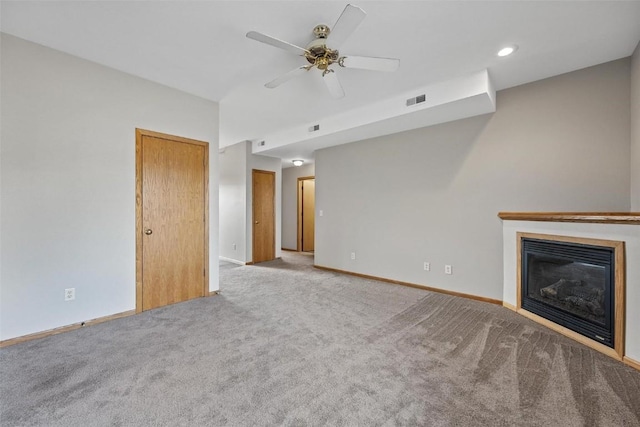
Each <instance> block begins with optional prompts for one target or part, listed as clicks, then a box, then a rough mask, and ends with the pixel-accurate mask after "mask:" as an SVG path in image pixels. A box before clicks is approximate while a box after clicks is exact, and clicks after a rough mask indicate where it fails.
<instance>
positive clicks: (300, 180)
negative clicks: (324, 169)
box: [296, 176, 316, 252]
mask: <svg viewBox="0 0 640 427" xmlns="http://www.w3.org/2000/svg"><path fill="white" fill-rule="evenodd" d="M310 179H313V180H314V181H315V179H316V177H315V176H301V177H298V188H297V191H298V213H297V215H296V220H297V223H298V226H297V230H298V238H297V242H296V250H297V251H298V252H301V251H302V221H301V219H302V184H303V182H304V181H307V180H310ZM314 203H315V191H314Z"/></svg>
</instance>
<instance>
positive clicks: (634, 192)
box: [631, 43, 640, 212]
mask: <svg viewBox="0 0 640 427" xmlns="http://www.w3.org/2000/svg"><path fill="white" fill-rule="evenodd" d="M631 210H632V211H634V212H640V43H638V46H637V47H636V50H635V52H634V53H633V57H632V58H631Z"/></svg>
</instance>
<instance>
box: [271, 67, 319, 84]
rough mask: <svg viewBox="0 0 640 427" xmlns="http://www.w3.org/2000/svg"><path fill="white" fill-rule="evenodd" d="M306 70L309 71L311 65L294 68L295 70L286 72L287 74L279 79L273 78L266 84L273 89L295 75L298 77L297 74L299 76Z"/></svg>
mask: <svg viewBox="0 0 640 427" xmlns="http://www.w3.org/2000/svg"><path fill="white" fill-rule="evenodd" d="M305 71H309V67H308V66H304V67H300V68H294V69H293V70H291V71H289V72H288V73H285V74H283V75H281V76H280V77H278V78H277V79H274V80H271V81H270V82H269V83H267V84H266V85H265V86H266V87H268V88H269V89H273V88H275V87H278V86H280V85H281V84H282V83H284V82H287V81H289V80H291V79H292V78H294V77H297V76H299V75H301V74H304V72H305Z"/></svg>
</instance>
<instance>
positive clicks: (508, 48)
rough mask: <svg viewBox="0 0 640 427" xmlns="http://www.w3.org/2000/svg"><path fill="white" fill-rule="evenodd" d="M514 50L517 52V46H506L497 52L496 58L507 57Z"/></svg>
mask: <svg viewBox="0 0 640 427" xmlns="http://www.w3.org/2000/svg"><path fill="white" fill-rule="evenodd" d="M516 50H518V46H516V45H513V46H506V47H503V48H502V49H500V50H499V51H498V56H509V55H511V54H512V53H513V52H515V51H516Z"/></svg>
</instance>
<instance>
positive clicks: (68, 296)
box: [64, 288, 76, 301]
mask: <svg viewBox="0 0 640 427" xmlns="http://www.w3.org/2000/svg"><path fill="white" fill-rule="evenodd" d="M74 299H76V288H67V289H65V290H64V300H65V301H73V300H74Z"/></svg>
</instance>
